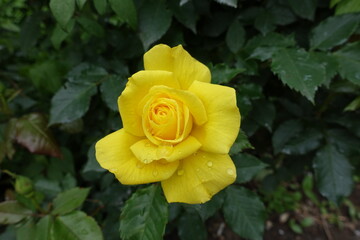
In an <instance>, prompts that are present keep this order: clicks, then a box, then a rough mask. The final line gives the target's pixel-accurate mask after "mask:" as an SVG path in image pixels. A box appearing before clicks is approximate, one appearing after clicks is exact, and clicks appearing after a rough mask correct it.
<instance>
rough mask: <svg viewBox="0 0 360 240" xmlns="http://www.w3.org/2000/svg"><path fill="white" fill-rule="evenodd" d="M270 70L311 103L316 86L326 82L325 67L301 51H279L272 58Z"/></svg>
mask: <svg viewBox="0 0 360 240" xmlns="http://www.w3.org/2000/svg"><path fill="white" fill-rule="evenodd" d="M271 70H272V71H273V72H274V73H276V74H277V75H278V76H279V78H280V79H281V81H282V82H283V83H284V84H286V85H288V86H289V87H290V88H293V89H295V90H296V91H299V92H300V93H301V94H302V95H303V96H305V97H306V98H307V99H308V100H309V101H311V102H312V103H314V95H315V92H316V90H317V88H318V86H320V85H321V84H322V83H323V82H324V81H325V80H326V75H325V67H324V66H323V65H322V64H321V63H320V62H318V61H317V60H316V59H314V57H312V56H311V55H310V54H309V53H308V52H306V51H304V50H302V49H281V50H279V51H278V52H277V53H275V54H274V56H273V61H272V64H271Z"/></svg>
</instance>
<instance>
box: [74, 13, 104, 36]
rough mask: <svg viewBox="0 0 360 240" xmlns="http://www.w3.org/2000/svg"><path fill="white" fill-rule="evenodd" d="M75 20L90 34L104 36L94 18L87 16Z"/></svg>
mask: <svg viewBox="0 0 360 240" xmlns="http://www.w3.org/2000/svg"><path fill="white" fill-rule="evenodd" d="M76 21H77V22H78V23H79V24H80V25H81V26H82V27H83V28H84V29H85V31H86V32H88V33H89V34H91V35H94V36H96V37H98V38H102V37H103V36H104V29H103V27H102V26H101V25H100V24H99V23H98V22H97V21H95V20H93V19H91V18H87V17H78V18H76Z"/></svg>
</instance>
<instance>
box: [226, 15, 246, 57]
mask: <svg viewBox="0 0 360 240" xmlns="http://www.w3.org/2000/svg"><path fill="white" fill-rule="evenodd" d="M244 42H245V29H244V27H243V26H242V25H241V24H240V22H239V21H238V20H235V21H234V22H233V23H232V24H231V25H230V27H229V29H228V31H227V33H226V44H227V46H228V47H229V49H230V51H231V52H233V53H237V52H238V51H239V50H240V49H241V47H242V46H243V45H244Z"/></svg>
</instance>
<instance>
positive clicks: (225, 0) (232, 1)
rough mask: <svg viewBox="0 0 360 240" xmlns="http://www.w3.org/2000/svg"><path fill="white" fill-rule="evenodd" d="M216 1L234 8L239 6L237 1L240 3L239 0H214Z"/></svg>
mask: <svg viewBox="0 0 360 240" xmlns="http://www.w3.org/2000/svg"><path fill="white" fill-rule="evenodd" d="M214 1H215V2H218V3H221V4H224V5H227V6H230V7H233V8H237V3H238V0H214Z"/></svg>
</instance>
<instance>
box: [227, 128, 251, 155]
mask: <svg viewBox="0 0 360 240" xmlns="http://www.w3.org/2000/svg"><path fill="white" fill-rule="evenodd" d="M253 148H254V147H253V146H252V145H251V143H250V142H249V139H248V137H247V136H246V134H245V133H244V132H243V131H242V130H241V129H240V132H239V135H238V136H237V138H236V140H235V142H234V144H233V145H232V147H231V149H230V155H234V154H237V153H239V152H241V151H242V150H244V149H253Z"/></svg>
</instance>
